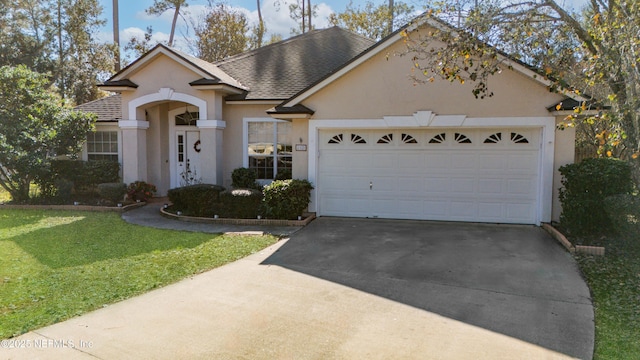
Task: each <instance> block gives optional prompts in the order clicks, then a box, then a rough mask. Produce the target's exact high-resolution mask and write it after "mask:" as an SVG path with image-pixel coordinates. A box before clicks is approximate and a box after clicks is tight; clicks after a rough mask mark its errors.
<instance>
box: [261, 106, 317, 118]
mask: <svg viewBox="0 0 640 360" xmlns="http://www.w3.org/2000/svg"><path fill="white" fill-rule="evenodd" d="M314 113H315V111H313V110H311V109H309V108H308V107H306V106H304V105H300V104H298V105H295V106H293V107H286V106H280V105H278V106H275V107H272V108H271V109H269V110H267V114H269V116H271V117H272V118H274V119H281V120H293V119H310V118H311V116H313V114H314Z"/></svg>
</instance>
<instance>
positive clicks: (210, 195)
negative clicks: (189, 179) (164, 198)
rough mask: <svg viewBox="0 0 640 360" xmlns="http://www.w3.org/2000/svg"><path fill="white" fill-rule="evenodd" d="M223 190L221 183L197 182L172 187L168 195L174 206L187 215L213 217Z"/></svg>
mask: <svg viewBox="0 0 640 360" xmlns="http://www.w3.org/2000/svg"><path fill="white" fill-rule="evenodd" d="M223 191H224V187H222V186H220V185H211V184H196V185H189V186H184V187H179V188H175V189H171V190H169V194H168V195H169V200H170V201H171V202H172V203H173V206H174V208H175V209H177V210H180V211H182V212H183V213H184V214H185V215H189V216H203V217H205V216H206V217H211V216H213V215H214V214H213V210H214V205H215V204H216V203H218V202H219V201H220V193H221V192H223Z"/></svg>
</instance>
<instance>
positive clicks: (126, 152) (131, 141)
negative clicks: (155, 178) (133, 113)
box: [118, 120, 149, 184]
mask: <svg viewBox="0 0 640 360" xmlns="http://www.w3.org/2000/svg"><path fill="white" fill-rule="evenodd" d="M118 126H119V127H120V129H121V130H122V182H124V183H126V184H129V183H132V182H134V181H147V129H148V128H149V122H148V121H140V120H120V121H119V122H118Z"/></svg>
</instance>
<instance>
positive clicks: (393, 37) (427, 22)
mask: <svg viewBox="0 0 640 360" xmlns="http://www.w3.org/2000/svg"><path fill="white" fill-rule="evenodd" d="M424 26H429V27H433V28H437V29H440V30H445V31H455V29H454V28H453V27H451V26H450V25H448V24H446V23H444V22H442V21H440V20H438V19H435V18H433V17H432V16H430V15H428V14H427V13H425V14H423V15H420V16H418V17H417V18H416V19H414V20H413V21H411V22H409V23H408V24H406V25H405V26H403V27H401V28H399V29H398V30H396V31H395V32H393V33H391V34H390V35H388V36H387V37H385V38H383V39H382V40H380V41H379V42H377V43H376V44H375V45H373V46H371V47H370V48H368V49H366V50H365V51H363V52H362V53H360V54H358V55H357V56H355V57H353V58H352V59H351V60H349V61H348V62H346V63H345V64H344V65H342V66H341V67H339V68H337V69H335V71H333V72H331V73H328V74H326V76H324V77H322V78H320V79H319V80H318V81H316V82H315V83H313V84H311V85H309V86H308V87H306V88H304V89H302V90H301V91H299V92H298V93H296V94H295V95H293V96H291V97H290V98H289V99H288V100H286V101H285V102H283V103H282V104H280V105H279V106H278V108H280V109H281V110H282V109H284V108H287V107H292V106H296V105H298V104H300V103H301V102H302V101H304V100H305V99H307V98H309V97H310V96H312V95H313V94H315V93H317V92H318V91H320V90H322V89H323V88H325V87H326V86H328V85H329V84H331V83H333V82H334V81H336V80H337V79H339V78H340V77H342V76H343V75H345V74H346V73H348V72H350V71H351V70H353V69H354V68H356V67H358V66H360V65H361V64H363V63H364V62H366V61H367V60H369V59H371V58H372V57H374V56H376V55H378V54H380V53H381V52H383V51H385V50H387V49H388V48H389V47H391V46H392V45H394V44H395V43H397V42H399V41H404V38H403V36H402V34H403V33H404V32H406V31H413V30H416V29H419V28H421V27H424ZM499 57H500V60H503V61H505V63H507V64H508V65H509V66H510V67H511V68H512V69H513V70H514V71H517V72H519V73H521V74H522V75H525V76H526V77H528V78H530V79H532V80H533V81H535V82H537V83H539V84H540V85H543V86H546V87H548V86H550V85H551V84H552V81H551V80H549V79H547V78H546V77H545V76H544V75H542V74H541V73H540V72H539V71H537V70H536V69H534V68H533V67H531V66H529V65H527V64H525V63H523V62H521V61H519V60H517V59H514V58H511V57H509V56H508V55H507V54H504V53H500V54H499ZM559 93H560V94H562V95H565V96H567V98H569V99H573V100H575V101H578V102H582V101H587V100H588V99H587V98H585V97H583V96H580V95H578V94H575V93H573V92H571V91H560V92H559Z"/></svg>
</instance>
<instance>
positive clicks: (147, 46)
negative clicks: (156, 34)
mask: <svg viewBox="0 0 640 360" xmlns="http://www.w3.org/2000/svg"><path fill="white" fill-rule="evenodd" d="M152 37H153V28H152V27H151V26H147V31H146V32H145V33H144V37H143V38H142V39H139V38H137V37H135V36H132V37H131V38H130V39H129V41H128V42H127V44H126V45H125V46H124V51H125V52H127V51H130V52H132V53H133V56H134V57H135V58H139V57H140V56H142V55H144V54H145V53H146V52H148V51H149V50H151V49H152V48H153V47H154V46H155V45H156V43H153V42H152V41H151V39H152ZM128 61H129V59H128V58H125V64H126V63H127V62H128Z"/></svg>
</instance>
